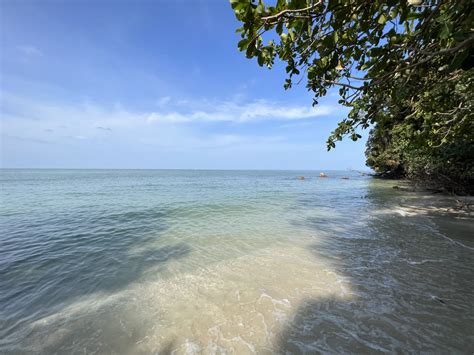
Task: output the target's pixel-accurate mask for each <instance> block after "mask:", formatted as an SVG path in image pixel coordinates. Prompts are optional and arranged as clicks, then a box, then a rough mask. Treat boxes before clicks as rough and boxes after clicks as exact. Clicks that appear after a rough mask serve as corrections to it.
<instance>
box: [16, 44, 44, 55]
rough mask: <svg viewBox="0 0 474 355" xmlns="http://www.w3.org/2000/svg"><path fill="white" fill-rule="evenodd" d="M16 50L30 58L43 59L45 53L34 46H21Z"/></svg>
mask: <svg viewBox="0 0 474 355" xmlns="http://www.w3.org/2000/svg"><path fill="white" fill-rule="evenodd" d="M16 49H17V50H18V51H20V53H21V54H23V55H26V56H29V57H42V56H43V52H42V51H41V50H40V49H39V48H38V47H36V46H32V45H20V46H17V47H16Z"/></svg>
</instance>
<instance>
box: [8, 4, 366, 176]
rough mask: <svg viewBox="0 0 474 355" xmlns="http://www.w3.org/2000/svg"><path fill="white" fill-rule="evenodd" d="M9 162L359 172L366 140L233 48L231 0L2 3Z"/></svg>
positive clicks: (331, 105)
mask: <svg viewBox="0 0 474 355" xmlns="http://www.w3.org/2000/svg"><path fill="white" fill-rule="evenodd" d="M0 6H1V9H0V10H1V11H0V35H1V46H0V51H1V63H0V65H1V68H0V70H1V71H0V74H1V75H0V115H1V126H0V129H1V151H0V154H1V155H0V158H1V161H0V163H1V167H3V168H134V169H140V168H144V169H279V170H280V169H282V170H285V169H295V170H297V169H311V170H313V169H314V170H318V169H327V170H330V169H349V168H353V169H364V167H365V164H364V160H365V158H364V150H365V136H366V134H367V132H365V134H364V139H363V140H361V141H359V142H352V141H351V140H350V139H348V140H346V141H343V142H340V143H339V144H338V145H337V147H336V149H335V150H332V151H330V152H327V151H326V139H327V137H328V135H329V134H330V132H331V131H332V130H333V129H334V128H335V127H336V125H337V122H338V121H340V120H341V119H343V118H344V117H345V115H346V114H347V109H346V108H344V107H342V106H340V105H338V103H337V100H338V97H337V95H336V93H337V92H336V91H334V92H330V93H329V94H328V95H327V97H325V98H324V99H322V100H320V101H319V105H318V106H316V107H315V108H313V107H312V106H311V103H312V95H311V93H310V92H308V91H307V90H306V88H305V86H304V81H302V83H301V84H300V85H295V86H294V87H293V88H292V89H290V90H288V91H285V90H284V89H283V83H284V79H285V71H284V66H283V65H282V64H281V63H276V65H275V66H274V68H273V69H271V70H268V69H267V68H262V67H259V66H258V64H257V62H256V60H249V59H247V58H245V55H244V54H243V53H240V52H239V51H238V49H237V42H238V40H239V34H238V33H236V32H235V30H236V29H237V28H238V27H239V23H238V21H237V20H236V19H235V17H234V14H233V11H232V9H231V7H230V5H229V3H228V2H227V1H226V0H187V1H186V0H182V1H180V0H175V1H165V0H156V1H155V0H153V1H152V0H133V1H132V0H128V1H123V0H94V1H92V0H71V1H65V0H62V1H60V0H55V1H51V0H42V1H39V0H22V1H14V0H5V1H0Z"/></svg>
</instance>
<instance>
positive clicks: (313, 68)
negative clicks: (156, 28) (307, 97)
mask: <svg viewBox="0 0 474 355" xmlns="http://www.w3.org/2000/svg"><path fill="white" fill-rule="evenodd" d="M231 5H232V8H233V10H234V12H235V15H236V17H237V19H238V20H239V21H241V22H242V27H241V28H239V29H238V30H237V31H238V32H240V34H241V37H242V39H241V40H240V42H239V43H238V48H239V49H240V50H241V51H245V53H246V56H247V57H248V58H254V57H255V58H257V61H258V64H259V65H260V66H266V67H268V68H271V67H272V66H273V64H274V62H275V60H276V59H279V60H282V61H283V62H285V64H286V72H287V73H288V77H287V79H286V80H285V84H284V87H285V89H289V88H291V86H292V85H293V84H294V82H296V81H297V82H299V81H302V80H305V82H306V87H307V88H308V90H311V91H312V92H313V93H314V101H313V105H317V103H318V99H319V98H320V97H322V96H324V95H326V93H327V92H328V90H329V89H331V88H333V87H338V88H339V95H340V100H339V103H340V104H342V105H344V106H347V107H349V108H350V112H349V114H348V116H347V117H345V118H344V119H342V120H341V122H340V123H339V124H338V127H337V128H336V129H335V130H334V131H333V132H332V134H331V136H330V137H329V139H328V141H327V145H328V149H331V148H334V147H335V143H336V141H338V140H341V139H342V138H343V137H344V136H347V135H349V136H350V137H351V138H352V139H353V140H357V139H358V138H360V135H359V134H358V133H357V129H358V128H364V129H365V128H368V127H370V126H372V127H373V128H374V130H373V132H375V134H376V135H377V137H378V138H377V139H378V141H379V142H380V139H379V138H381V137H383V138H384V140H385V141H387V142H388V141H390V142H391V141H392V140H390V139H389V137H392V138H393V137H399V135H400V134H402V133H403V134H402V136H403V139H404V140H405V146H404V149H409V150H414V149H421V148H423V149H425V150H426V152H430V151H433V150H434V149H438V148H441V149H444V147H447V146H449V145H450V144H453V142H456V141H458V140H459V139H462V140H464V141H467V142H469V141H470V142H473V137H474V134H473V123H472V121H473V116H472V105H473V101H472V92H473V91H474V90H473V85H472V84H473V69H472V64H473V45H474V33H473V28H472V24H473V23H474V12H473V3H472V1H470V0H467V1H466V0H459V1H453V0H450V1H443V0H425V1H421V0H408V1H404V0H402V1H399V0H395V1H394V0H391V1H378V0H371V1H368V0H286V1H285V0H278V1H277V2H276V4H275V6H267V5H265V4H264V3H263V2H262V1H261V0H259V1H258V2H255V1H251V0H231ZM393 129H395V131H392V130H393ZM397 132H398V133H397ZM371 138H372V141H373V142H374V141H375V140H374V139H375V136H372V137H371ZM370 147H371V145H369V149H370ZM379 148H380V146H379V147H378V149H379ZM386 148H390V149H392V150H393V149H394V147H393V146H391V145H390V146H386ZM397 149H401V147H397ZM397 149H395V150H397ZM369 153H370V152H369ZM399 163H400V166H402V170H406V169H405V167H404V166H403V165H404V160H403V159H401V160H400V161H399ZM387 166H390V164H388V165H387Z"/></svg>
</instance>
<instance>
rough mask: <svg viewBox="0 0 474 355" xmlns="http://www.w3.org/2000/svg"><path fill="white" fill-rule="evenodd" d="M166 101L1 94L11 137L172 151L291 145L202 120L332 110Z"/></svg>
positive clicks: (290, 118)
mask: <svg viewBox="0 0 474 355" xmlns="http://www.w3.org/2000/svg"><path fill="white" fill-rule="evenodd" d="M163 102H166V104H165V105H164V106H163V107H162V108H160V111H158V110H155V111H136V110H130V109H126V108H124V107H123V106H122V105H120V104H115V105H111V106H108V107H105V106H101V105H97V104H91V103H83V104H79V105H66V104H52V103H46V102H44V101H35V100H29V99H25V98H22V97H19V96H15V95H11V94H8V93H2V96H1V116H2V121H3V122H2V125H3V127H2V130H3V131H4V134H8V135H11V136H16V137H25V138H28V139H38V140H48V141H49V142H51V143H68V144H69V143H71V144H77V143H78V142H80V141H83V142H86V141H87V142H90V143H91V144H92V143H93V142H115V143H114V144H119V145H120V146H136V145H137V144H138V145H142V146H149V147H154V148H156V149H165V150H173V151H192V150H196V149H197V150H201V149H202V150H206V149H211V148H219V149H224V150H228V149H240V150H242V149H244V150H249V149H251V148H255V149H260V150H265V151H267V150H268V151H271V150H277V149H282V148H283V147H288V144H289V143H288V142H287V140H286V138H285V137H284V136H272V135H267V134H265V132H264V131H262V132H255V133H252V134H249V133H245V134H234V133H232V132H229V129H228V127H227V128H222V129H218V130H217V131H216V130H215V129H213V131H209V130H208V129H207V128H206V126H205V125H199V124H197V123H206V122H207V123H208V122H231V123H235V124H239V125H245V124H248V123H251V122H256V121H262V120H267V121H271V120H276V121H279V122H307V121H303V120H302V119H308V118H313V117H317V116H323V115H327V114H328V113H330V112H331V111H332V108H331V107H330V106H321V107H317V108H312V107H302V106H296V105H286V104H283V103H278V102H271V101H266V100H255V101H251V102H241V101H236V100H221V101H217V100H202V101H199V102H197V101H195V102H193V101H183V100H180V101H173V100H172V99H171V98H169V99H166V100H163ZM188 123H193V124H192V125H191V124H188ZM52 128H54V130H53V129H52ZM74 142H76V143H74Z"/></svg>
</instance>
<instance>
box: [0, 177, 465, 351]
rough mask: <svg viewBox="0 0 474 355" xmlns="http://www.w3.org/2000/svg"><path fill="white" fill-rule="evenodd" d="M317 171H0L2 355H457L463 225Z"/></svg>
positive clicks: (386, 189) (383, 187) (388, 188)
mask: <svg viewBox="0 0 474 355" xmlns="http://www.w3.org/2000/svg"><path fill="white" fill-rule="evenodd" d="M326 173H327V174H328V175H329V177H328V178H319V177H318V175H319V172H316V171H197V170H188V171H186V170H6V169H4V170H1V175H0V188H1V201H0V202H1V204H0V353H2V354H3V353H7V354H8V353H15V354H16V353H18V354H22V353H47V354H49V353H60V354H74V353H91V354H92V353H98V354H114V353H117V354H140V353H143V354H148V353H163V354H167V353H173V354H186V353H189V354H194V353H204V354H214V353H219V354H222V353H237V354H247V353H316V352H333V353H344V352H359V353H378V352H414V353H418V352H429V353H472V352H473V351H474V336H473V335H474V306H473V300H474V278H473V275H474V243H473V240H472V238H470V237H469V231H472V226H473V225H472V221H471V220H467V221H466V220H463V221H462V223H463V226H464V227H463V228H464V229H462V228H461V229H460V228H457V227H456V225H455V224H456V223H455V222H453V223H454V224H453V225H449V226H448V227H446V225H447V224H446V223H445V222H446V220H444V222H443V221H442V218H441V217H439V218H438V217H436V216H431V215H429V214H425V213H421V210H420V211H418V210H417V209H416V208H415V209H413V208H412V209H407V208H405V207H404V206H405V205H406V204H407V203H408V202H409V201H410V200H411V199H418V200H419V199H421V198H424V197H423V196H419V195H413V193H408V192H405V191H400V190H396V189H393V188H392V185H393V184H394V183H393V182H387V181H381V180H377V179H373V178H371V177H368V176H361V175H359V174H358V173H355V172H343V171H329V172H326ZM299 175H304V176H305V177H306V179H305V180H303V181H302V180H298V179H297V178H296V177H297V176H299ZM341 177H349V179H341ZM441 222H443V223H441ZM450 223H451V222H450ZM466 230H467V233H466ZM466 235H467V237H466Z"/></svg>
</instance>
